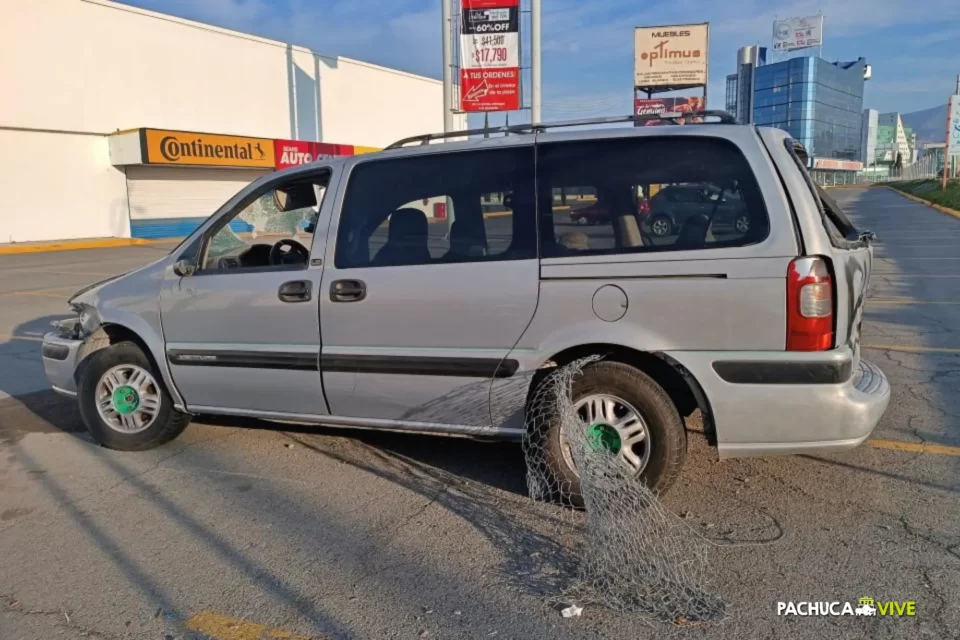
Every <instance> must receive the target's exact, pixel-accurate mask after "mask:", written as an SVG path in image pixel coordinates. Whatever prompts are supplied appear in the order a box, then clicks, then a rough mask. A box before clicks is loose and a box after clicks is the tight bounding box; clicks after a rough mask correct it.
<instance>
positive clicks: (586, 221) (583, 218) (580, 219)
mask: <svg viewBox="0 0 960 640" xmlns="http://www.w3.org/2000/svg"><path fill="white" fill-rule="evenodd" d="M577 222H578V223H579V224H587V223H588V222H589V220H587V218H586V217H585V216H580V217H579V218H577Z"/></svg>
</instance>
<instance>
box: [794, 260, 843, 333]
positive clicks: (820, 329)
mask: <svg viewBox="0 0 960 640" xmlns="http://www.w3.org/2000/svg"><path fill="white" fill-rule="evenodd" d="M833 314H834V299H833V279H832V278H831V276H830V269H829V267H828V266H827V262H826V260H824V259H823V258H816V257H813V258H797V259H796V260H794V261H793V262H791V263H790V267H789V268H788V269H787V351H827V350H828V349H832V348H833Z"/></svg>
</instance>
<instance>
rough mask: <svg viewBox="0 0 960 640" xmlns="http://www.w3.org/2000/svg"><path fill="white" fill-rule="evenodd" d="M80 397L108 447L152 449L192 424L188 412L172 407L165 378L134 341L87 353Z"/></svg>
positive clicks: (93, 430)
mask: <svg viewBox="0 0 960 640" xmlns="http://www.w3.org/2000/svg"><path fill="white" fill-rule="evenodd" d="M77 397H78V400H79V403H80V415H81V416H82V417H83V422H84V424H85V425H86V427H87V430H88V431H89V432H90V435H91V436H93V439H94V440H96V441H97V442H98V443H100V444H102V445H103V446H105V447H107V448H109V449H117V450H119V451H144V450H146V449H153V448H154V447H159V446H160V445H162V444H165V443H167V442H169V441H170V440H173V439H174V438H176V437H177V436H178V435H180V434H181V433H182V432H183V430H184V429H186V427H187V425H188V424H189V423H190V416H189V415H187V414H185V413H181V412H179V411H177V410H176V409H174V408H173V400H172V399H171V398H170V394H169V393H167V389H166V387H164V385H163V380H162V378H161V377H160V376H159V374H158V373H157V372H156V371H154V367H153V365H152V364H151V362H150V360H149V358H147V356H146V354H144V353H143V350H142V349H140V347H139V346H137V345H136V344H135V343H133V342H119V343H117V344H114V345H111V346H109V347H106V348H103V349H99V350H97V351H95V352H94V353H92V354H91V355H90V356H88V358H87V360H86V361H85V362H84V363H83V370H82V373H81V375H80V380H79V384H78V386H77Z"/></svg>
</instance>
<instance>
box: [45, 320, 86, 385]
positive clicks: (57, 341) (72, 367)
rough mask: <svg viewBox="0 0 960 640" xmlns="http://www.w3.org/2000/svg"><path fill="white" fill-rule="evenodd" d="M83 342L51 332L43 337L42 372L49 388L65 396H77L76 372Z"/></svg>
mask: <svg viewBox="0 0 960 640" xmlns="http://www.w3.org/2000/svg"><path fill="white" fill-rule="evenodd" d="M82 346H83V340H76V339H71V338H64V337H61V336H60V335H59V333H58V332H56V331H52V332H50V333H48V334H47V335H45V336H43V349H42V360H43V372H44V373H45V374H46V375H47V380H48V381H49V382H50V386H51V387H53V390H54V391H56V392H57V393H60V394H63V395H65V396H70V397H74V398H75V397H76V396H77V379H76V371H77V365H78V364H80V362H79V355H80V347H82Z"/></svg>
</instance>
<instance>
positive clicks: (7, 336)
mask: <svg viewBox="0 0 960 640" xmlns="http://www.w3.org/2000/svg"><path fill="white" fill-rule="evenodd" d="M0 340H28V341H30V342H43V336H15V335H13V334H12V333H0Z"/></svg>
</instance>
